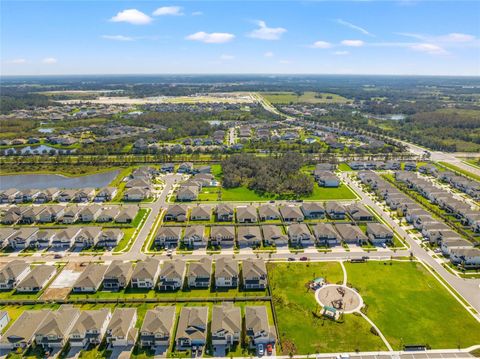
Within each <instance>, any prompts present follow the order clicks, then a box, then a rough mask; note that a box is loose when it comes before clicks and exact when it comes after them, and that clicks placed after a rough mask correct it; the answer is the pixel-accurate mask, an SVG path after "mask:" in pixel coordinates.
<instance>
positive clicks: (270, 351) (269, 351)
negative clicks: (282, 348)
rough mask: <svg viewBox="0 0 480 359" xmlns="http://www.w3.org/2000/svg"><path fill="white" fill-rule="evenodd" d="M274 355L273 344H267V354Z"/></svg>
mask: <svg viewBox="0 0 480 359" xmlns="http://www.w3.org/2000/svg"><path fill="white" fill-rule="evenodd" d="M272 353H273V346H272V344H267V354H268V355H272Z"/></svg>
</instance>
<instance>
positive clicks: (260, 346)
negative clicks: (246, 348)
mask: <svg viewBox="0 0 480 359" xmlns="http://www.w3.org/2000/svg"><path fill="white" fill-rule="evenodd" d="M257 350H258V356H259V357H261V356H262V355H263V354H264V351H263V344H258V347H257Z"/></svg>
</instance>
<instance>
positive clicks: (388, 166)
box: [348, 160, 417, 171]
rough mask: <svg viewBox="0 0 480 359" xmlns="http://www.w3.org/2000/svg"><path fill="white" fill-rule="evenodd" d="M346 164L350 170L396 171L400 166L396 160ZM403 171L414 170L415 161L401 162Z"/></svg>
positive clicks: (415, 167) (415, 168) (415, 166)
mask: <svg viewBox="0 0 480 359" xmlns="http://www.w3.org/2000/svg"><path fill="white" fill-rule="evenodd" d="M348 165H349V166H350V168H351V169H352V170H359V171H361V170H391V171H398V170H400V169H401V167H402V163H401V162H400V161H396V160H390V161H385V162H384V161H351V162H348ZM403 169H404V170H405V171H416V170H417V163H416V162H413V161H407V162H404V164H403Z"/></svg>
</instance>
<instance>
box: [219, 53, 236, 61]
mask: <svg viewBox="0 0 480 359" xmlns="http://www.w3.org/2000/svg"><path fill="white" fill-rule="evenodd" d="M234 58H235V56H233V55H228V54H222V55H221V56H220V60H226V61H228V60H233V59H234Z"/></svg>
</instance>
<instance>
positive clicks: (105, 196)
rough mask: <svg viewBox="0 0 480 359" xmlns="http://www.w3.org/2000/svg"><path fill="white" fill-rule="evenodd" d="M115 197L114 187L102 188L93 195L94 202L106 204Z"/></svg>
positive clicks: (115, 190) (115, 189)
mask: <svg viewBox="0 0 480 359" xmlns="http://www.w3.org/2000/svg"><path fill="white" fill-rule="evenodd" d="M116 195H117V188H116V187H103V188H102V189H100V190H99V191H98V192H97V194H96V195H95V198H94V201H95V202H108V201H111V200H113V199H114V198H115V196H116Z"/></svg>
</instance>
